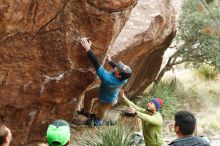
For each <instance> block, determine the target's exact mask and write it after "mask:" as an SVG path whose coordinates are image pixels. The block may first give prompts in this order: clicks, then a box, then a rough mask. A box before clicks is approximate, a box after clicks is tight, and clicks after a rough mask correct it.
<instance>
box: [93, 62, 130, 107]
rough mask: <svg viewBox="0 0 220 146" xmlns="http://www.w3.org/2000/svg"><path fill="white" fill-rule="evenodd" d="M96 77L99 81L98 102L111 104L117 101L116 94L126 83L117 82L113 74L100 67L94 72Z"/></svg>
mask: <svg viewBox="0 0 220 146" xmlns="http://www.w3.org/2000/svg"><path fill="white" fill-rule="evenodd" d="M96 72H97V75H98V76H99V78H100V80H101V85H100V89H99V92H100V94H99V100H100V101H101V102H104V103H113V102H115V101H117V100H118V93H119V91H120V89H121V87H122V86H123V85H124V84H125V83H126V82H127V81H128V80H123V81H120V80H118V79H117V78H116V77H115V75H114V72H112V71H111V72H109V71H106V70H105V69H104V67H103V66H102V65H101V66H100V67H99V68H98V70H97V71H96Z"/></svg>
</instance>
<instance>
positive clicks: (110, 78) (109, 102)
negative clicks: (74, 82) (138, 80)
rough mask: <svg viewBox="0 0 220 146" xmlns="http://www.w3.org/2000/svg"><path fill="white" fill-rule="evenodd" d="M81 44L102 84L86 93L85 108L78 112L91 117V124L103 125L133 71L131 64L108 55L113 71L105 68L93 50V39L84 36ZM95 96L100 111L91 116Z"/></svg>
mask: <svg viewBox="0 0 220 146" xmlns="http://www.w3.org/2000/svg"><path fill="white" fill-rule="evenodd" d="M81 44H82V46H83V47H84V48H85V50H86V52H87V56H88V58H89V59H90V60H91V62H92V63H93V65H94V67H95V70H96V73H97V75H98V77H99V79H100V80H101V84H100V86H96V87H94V88H92V89H90V90H89V91H87V92H86V93H85V97H84V109H83V110H81V111H79V112H78V113H79V114H83V115H85V116H86V117H88V118H89V119H88V121H87V123H88V124H89V125H93V126H101V125H103V124H104V121H103V117H104V115H105V112H106V110H107V109H109V108H111V107H112V106H113V105H115V104H116V103H117V100H118V94H119V91H120V89H121V87H122V86H123V85H124V84H125V83H126V82H127V81H128V78H129V77H130V76H131V74H132V71H131V68H130V67H129V66H127V65H125V64H123V63H122V62H121V61H120V62H118V63H115V62H113V61H111V58H110V57H108V61H109V64H110V65H111V67H112V68H113V71H111V72H109V71H107V70H105V68H104V67H103V66H102V65H101V64H100V63H99V62H98V60H97V58H96V56H95V55H94V53H93V52H92V50H91V44H92V43H91V41H88V39H87V38H82V39H81ZM94 98H98V104H99V105H98V112H97V113H96V114H95V115H93V116H91V109H92V106H93V99H94Z"/></svg>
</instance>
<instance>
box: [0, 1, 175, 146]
mask: <svg viewBox="0 0 220 146" xmlns="http://www.w3.org/2000/svg"><path fill="white" fill-rule="evenodd" d="M136 2H137V0H124V1H121V0H111V1H110V0H87V1H86V0H80V1H71V0H53V1H44V2H42V1H41V0H22V1H14V0H3V1H1V2H0V99H1V103H0V120H1V121H3V122H5V123H6V124H7V125H8V126H9V128H10V129H11V130H12V133H13V139H14V140H13V145H17V146H19V145H30V144H32V143H35V142H37V141H42V140H43V138H44V136H45V130H46V128H47V126H48V124H49V123H50V122H51V121H53V120H54V119H58V118H62V119H66V120H68V121H70V120H71V119H72V118H73V111H75V110H76V109H77V107H78V106H79V105H80V103H81V98H79V97H80V96H81V95H82V94H83V92H84V91H85V90H86V89H87V88H88V87H89V85H91V84H92V83H93V82H94V80H95V78H96V77H95V74H94V73H93V67H92V64H91V63H90V61H89V60H88V59H87V56H86V53H85V52H84V51H83V49H82V47H81V45H80V44H79V39H80V38H81V37H84V36H86V37H88V38H90V39H91V40H92V42H93V46H92V47H93V50H94V53H95V54H96V55H97V56H98V58H99V59H100V61H102V62H103V63H104V60H105V58H106V55H107V54H108V53H109V54H111V55H112V56H113V58H115V59H116V60H119V59H120V60H122V61H124V62H125V63H128V64H129V65H130V66H131V67H132V69H133V70H134V75H133V77H132V78H131V79H130V81H129V83H128V84H127V85H126V87H125V88H126V91H128V93H129V95H131V96H133V95H137V94H139V93H140V92H142V91H143V90H144V88H145V87H146V86H148V85H149V84H150V83H151V82H152V81H153V80H154V78H155V76H156V74H157V72H158V70H159V68H160V65H161V61H162V56H163V52H164V51H165V50H166V48H167V47H168V46H169V44H170V42H171V40H172V38H173V37H174V34H175V25H174V16H173V9H172V8H171V7H170V4H169V1H165V0H158V1H157V2H154V1H144V0H140V1H139V2H138V4H137V5H136ZM135 5H136V6H135ZM134 6H135V9H134V11H133V12H132V15H131V18H130V19H129V21H128V23H127V24H126V25H125V22H126V21H127V20H128V18H129V15H130V13H131V11H132V9H133V7H134ZM138 10H141V11H140V12H138ZM124 25H125V27H124V28H123V26H124ZM122 28H123V30H122V31H121V29H122ZM120 32H121V34H120V35H119V33H120ZM118 35H119V37H118ZM116 38H117V39H116ZM115 40H116V41H115Z"/></svg>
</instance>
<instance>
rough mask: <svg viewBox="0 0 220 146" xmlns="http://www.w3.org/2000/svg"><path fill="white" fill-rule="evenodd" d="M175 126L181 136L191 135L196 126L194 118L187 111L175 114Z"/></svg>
mask: <svg viewBox="0 0 220 146" xmlns="http://www.w3.org/2000/svg"><path fill="white" fill-rule="evenodd" d="M175 126H179V129H180V131H181V133H182V134H183V135H192V134H193V132H194V130H195V126H196V118H195V116H194V115H193V114H192V113H190V112H188V111H179V112H177V113H176V114H175Z"/></svg>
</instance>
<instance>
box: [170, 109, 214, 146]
mask: <svg viewBox="0 0 220 146" xmlns="http://www.w3.org/2000/svg"><path fill="white" fill-rule="evenodd" d="M174 119H175V124H174V131H175V132H176V134H177V136H178V139H176V140H174V141H172V142H171V143H170V144H168V145H169V146H211V144H210V143H209V142H208V141H207V140H205V139H203V138H201V137H198V136H193V132H194V130H195V127H196V118H195V116H194V115H193V114H192V113H190V112H188V111H179V112H177V113H176V114H175V117H174Z"/></svg>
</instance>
